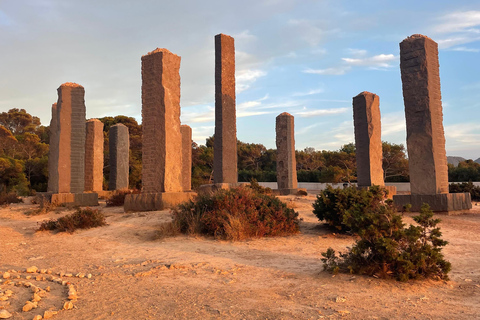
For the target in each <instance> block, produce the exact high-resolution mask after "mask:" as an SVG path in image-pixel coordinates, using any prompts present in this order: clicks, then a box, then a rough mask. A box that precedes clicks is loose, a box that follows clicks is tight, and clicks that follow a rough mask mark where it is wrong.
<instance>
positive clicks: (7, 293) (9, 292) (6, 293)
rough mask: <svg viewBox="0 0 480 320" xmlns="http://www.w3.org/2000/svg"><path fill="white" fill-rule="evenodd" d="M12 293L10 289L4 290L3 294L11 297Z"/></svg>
mask: <svg viewBox="0 0 480 320" xmlns="http://www.w3.org/2000/svg"><path fill="white" fill-rule="evenodd" d="M12 294H13V291H12V290H5V295H6V296H7V297H11V296H12Z"/></svg>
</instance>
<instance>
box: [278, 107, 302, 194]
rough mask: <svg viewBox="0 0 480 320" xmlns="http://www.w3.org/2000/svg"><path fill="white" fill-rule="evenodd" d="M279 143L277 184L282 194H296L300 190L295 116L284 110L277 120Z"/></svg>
mask: <svg viewBox="0 0 480 320" xmlns="http://www.w3.org/2000/svg"><path fill="white" fill-rule="evenodd" d="M275 129H276V130H275V131H276V143H277V184H278V190H279V192H280V193H281V194H290V193H293V194H295V193H296V192H297V191H298V190H297V188H298V182H297V163H296V160H295V131H294V118H293V116H292V115H291V114H289V113H287V112H284V113H281V114H280V115H278V116H277V118H276V120H275Z"/></svg>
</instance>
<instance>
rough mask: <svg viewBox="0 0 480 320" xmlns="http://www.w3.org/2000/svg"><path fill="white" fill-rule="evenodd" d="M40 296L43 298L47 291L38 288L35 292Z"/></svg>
mask: <svg viewBox="0 0 480 320" xmlns="http://www.w3.org/2000/svg"><path fill="white" fill-rule="evenodd" d="M37 294H38V295H39V296H40V297H41V298H45V297H46V296H47V292H46V291H45V290H40V291H39V292H38V293H37Z"/></svg>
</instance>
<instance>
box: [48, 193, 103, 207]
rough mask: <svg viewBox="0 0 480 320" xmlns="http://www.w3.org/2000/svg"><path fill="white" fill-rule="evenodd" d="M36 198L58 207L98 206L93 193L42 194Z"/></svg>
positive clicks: (96, 195) (96, 197) (96, 196)
mask: <svg viewBox="0 0 480 320" xmlns="http://www.w3.org/2000/svg"><path fill="white" fill-rule="evenodd" d="M38 196H40V197H42V198H44V199H46V200H47V201H49V202H51V203H53V204H56V205H60V204H69V205H74V206H80V207H91V206H98V194H97V193H95V192H88V193H51V192H42V193H40V194H38Z"/></svg>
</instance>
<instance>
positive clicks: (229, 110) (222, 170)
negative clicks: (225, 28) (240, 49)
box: [213, 34, 238, 184]
mask: <svg viewBox="0 0 480 320" xmlns="http://www.w3.org/2000/svg"><path fill="white" fill-rule="evenodd" d="M213 150H214V157H213V181H214V183H228V184H236V183H237V181H238V178H237V126H236V114H235V45H234V39H233V38H232V37H230V36H228V35H225V34H217V35H216V36H215V140H214V149H213Z"/></svg>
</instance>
